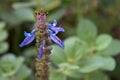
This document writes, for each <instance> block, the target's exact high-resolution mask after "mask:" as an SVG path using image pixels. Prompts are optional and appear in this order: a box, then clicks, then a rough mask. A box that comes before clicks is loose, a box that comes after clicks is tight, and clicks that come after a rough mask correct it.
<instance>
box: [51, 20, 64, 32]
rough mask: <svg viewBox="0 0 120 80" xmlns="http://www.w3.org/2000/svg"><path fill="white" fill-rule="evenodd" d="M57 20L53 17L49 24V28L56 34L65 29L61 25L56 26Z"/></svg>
mask: <svg viewBox="0 0 120 80" xmlns="http://www.w3.org/2000/svg"><path fill="white" fill-rule="evenodd" d="M56 25H57V21H56V20H55V19H54V20H53V23H52V24H49V28H50V30H52V31H53V32H55V34H57V33H58V32H64V31H65V30H64V29H63V28H61V27H57V26H56Z"/></svg>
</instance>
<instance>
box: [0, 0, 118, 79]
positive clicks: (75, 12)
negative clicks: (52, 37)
mask: <svg viewBox="0 0 120 80" xmlns="http://www.w3.org/2000/svg"><path fill="white" fill-rule="evenodd" d="M37 3H38V1H37V0H24V1H23V0H9V1H8V0H4V1H1V2H0V63H1V64H0V67H3V66H6V67H7V66H8V65H9V66H11V67H10V68H9V70H7V69H6V68H5V67H4V68H0V78H2V80H3V78H6V79H8V80H13V79H14V80H16V78H19V79H21V80H30V79H31V80H34V79H33V77H34V76H33V75H34V70H33V68H34V65H33V64H34V57H35V55H36V51H35V48H34V45H33V44H34V43H33V44H31V47H30V46H28V47H24V48H19V46H18V45H19V43H20V42H21V40H23V38H24V37H23V34H22V33H23V31H25V30H27V31H28V32H29V31H31V30H32V27H33V25H34V22H35V19H34V15H33V11H34V10H35V9H36V8H37V7H38V6H39V7H42V8H43V9H44V10H46V11H47V12H48V13H49V14H48V16H47V21H48V22H49V21H50V22H52V20H53V19H54V18H55V19H57V20H58V25H60V26H62V27H64V28H65V31H66V32H65V33H60V34H59V35H58V36H59V37H60V38H62V40H64V42H65V45H66V48H65V50H64V51H62V50H60V49H59V47H56V46H55V45H53V47H54V46H55V48H53V54H52V55H51V58H52V65H51V76H54V79H53V77H51V79H52V80H59V77H60V76H61V77H62V78H63V80H65V79H66V78H67V79H68V80H70V79H71V80H75V78H76V80H77V79H78V78H80V79H81V80H82V79H84V80H96V78H97V79H99V78H101V77H103V78H104V79H105V80H107V79H110V80H119V79H120V77H119V72H120V65H119V60H120V59H119V48H120V47H119V39H120V28H119V26H120V23H119V21H120V14H119V7H120V6H119V4H120V1H119V0H92V1H90V0H74V1H73V0H40V1H39V5H38V4H37ZM93 23H94V24H93ZM83 26H84V27H83ZM90 26H92V27H90ZM106 40H107V41H106ZM69 44H70V45H73V46H70V45H69ZM8 45H9V46H8ZM67 45H68V46H67ZM56 48H57V52H56V51H55V49H56ZM63 53H64V54H63ZM56 54H57V55H56ZM58 55H59V56H58ZM64 55H66V56H67V58H66V57H65V59H64V57H63V56H64ZM11 57H12V58H13V57H14V60H12V59H11ZM6 58H7V59H6ZM56 58H58V59H57V60H56ZM59 58H60V59H59ZM73 59H74V60H73ZM55 60H56V61H55ZM14 61H18V62H19V64H18V66H16V64H15V63H16V62H14ZM59 61H60V62H59ZM92 61H93V62H92ZM97 61H98V62H97ZM56 62H59V63H56ZM12 63H14V64H12ZM86 63H89V64H86ZM97 63H99V64H97ZM104 63H106V65H104ZM107 63H109V64H107ZM115 65H116V67H115ZM23 66H26V68H27V69H25V68H22V67H23ZM85 66H86V67H85ZM89 66H90V67H89ZM83 67H84V68H83ZM93 67H94V68H93ZM54 68H55V70H54ZM86 68H87V69H86ZM24 69H25V70H27V71H26V72H28V73H24V75H25V74H26V75H27V76H25V77H22V76H21V75H19V77H18V72H20V71H22V70H23V71H24ZM71 69H72V70H71ZM76 69H78V70H77V71H76ZM19 70H20V71H19ZM56 70H57V72H56ZM85 70H86V71H85ZM69 71H70V72H69ZM11 72H13V73H12V74H10V73H11ZM21 73H22V72H21ZM68 73H69V74H68ZM4 74H7V75H6V76H3V75H4ZM8 74H10V76H8ZM22 74H23V73H22ZM55 74H56V75H55ZM31 75H32V76H31ZM9 77H11V78H9ZM31 77H32V78H31ZM29 78H30V79H29ZM80 79H79V80H80Z"/></svg>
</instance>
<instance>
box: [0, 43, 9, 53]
mask: <svg viewBox="0 0 120 80" xmlns="http://www.w3.org/2000/svg"><path fill="white" fill-rule="evenodd" d="M8 48H9V46H8V43H6V42H2V43H0V54H2V53H4V52H5V51H7V50H8Z"/></svg>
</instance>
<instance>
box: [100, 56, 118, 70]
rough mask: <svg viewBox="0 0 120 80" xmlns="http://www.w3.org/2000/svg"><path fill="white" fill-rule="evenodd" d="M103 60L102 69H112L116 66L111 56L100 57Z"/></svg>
mask: <svg viewBox="0 0 120 80" xmlns="http://www.w3.org/2000/svg"><path fill="white" fill-rule="evenodd" d="M102 58H103V60H104V66H102V69H104V70H110V71H112V70H114V68H115V66H116V62H115V60H114V59H113V58H112V57H102Z"/></svg>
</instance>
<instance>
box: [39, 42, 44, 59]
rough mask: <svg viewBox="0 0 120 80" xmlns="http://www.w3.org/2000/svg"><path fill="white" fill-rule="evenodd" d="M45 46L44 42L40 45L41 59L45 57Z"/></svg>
mask: <svg viewBox="0 0 120 80" xmlns="http://www.w3.org/2000/svg"><path fill="white" fill-rule="evenodd" d="M44 45H45V42H43V43H42V44H41V45H40V48H39V59H41V58H42V56H43V53H44Z"/></svg>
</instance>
